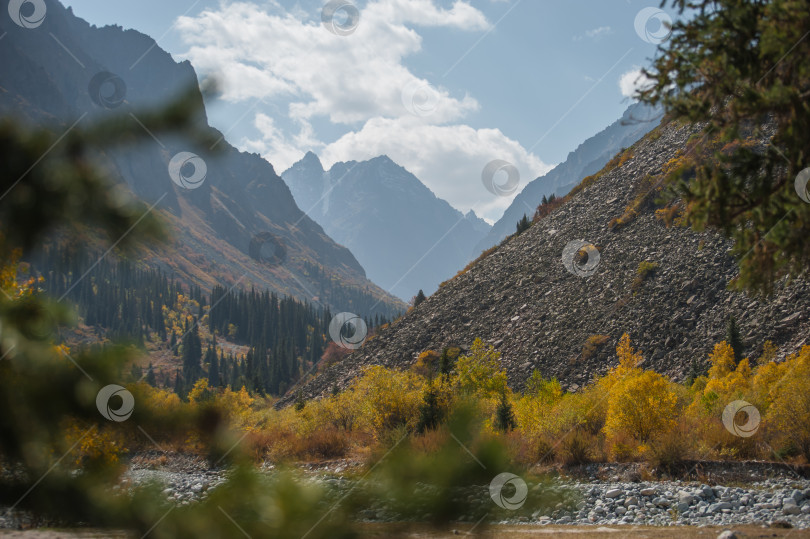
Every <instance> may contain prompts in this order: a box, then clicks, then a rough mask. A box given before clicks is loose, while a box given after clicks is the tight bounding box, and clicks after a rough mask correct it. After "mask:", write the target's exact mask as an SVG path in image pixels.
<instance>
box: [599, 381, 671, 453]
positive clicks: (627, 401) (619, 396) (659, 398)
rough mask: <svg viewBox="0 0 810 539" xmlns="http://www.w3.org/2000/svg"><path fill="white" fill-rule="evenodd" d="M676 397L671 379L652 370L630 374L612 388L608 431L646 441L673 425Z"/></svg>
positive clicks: (606, 423) (609, 401)
mask: <svg viewBox="0 0 810 539" xmlns="http://www.w3.org/2000/svg"><path fill="white" fill-rule="evenodd" d="M676 406H677V397H676V395H675V392H674V391H673V389H672V387H671V382H669V381H668V380H667V379H666V378H664V377H663V376H661V375H660V374H658V373H656V372H653V371H644V372H642V373H641V374H638V375H635V376H629V377H627V378H626V379H624V380H622V381H620V382H619V383H618V384H616V385H615V386H614V387H613V390H612V391H611V392H610V396H609V397H608V411H607V418H606V420H605V430H606V431H607V432H608V433H609V434H619V433H626V434H629V435H631V436H633V437H634V438H636V439H637V440H639V441H641V442H647V441H649V440H650V439H651V437H652V436H654V435H655V434H657V433H660V432H662V431H665V430H667V429H669V428H671V427H672V426H673V424H674V422H675V417H676V411H677V410H676Z"/></svg>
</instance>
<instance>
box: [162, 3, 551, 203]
mask: <svg viewBox="0 0 810 539" xmlns="http://www.w3.org/2000/svg"><path fill="white" fill-rule="evenodd" d="M309 17H310V18H309V19H307V18H306V15H302V14H301V13H295V14H292V13H289V12H285V11H284V10H282V9H281V8H279V7H278V6H277V5H275V6H271V7H269V8H268V7H267V6H261V7H260V6H258V5H255V4H250V3H245V2H235V3H231V4H225V3H223V4H221V5H220V6H219V7H218V8H215V9H207V10H205V11H203V12H202V13H201V14H200V15H198V16H196V17H181V18H180V19H179V20H178V22H177V27H178V28H179V30H180V32H181V36H182V38H183V39H184V41H185V42H186V44H188V45H189V47H190V48H189V50H188V53H187V54H186V57H187V58H188V59H189V60H191V62H192V63H193V64H194V66H195V68H196V69H197V70H198V71H199V72H201V73H202V74H204V75H205V74H215V75H217V74H219V75H220V76H221V81H220V87H221V89H222V92H223V95H222V97H223V99H224V100H226V101H230V102H240V101H252V100H256V99H262V100H271V99H272V100H274V101H275V102H276V103H279V102H280V103H285V104H286V105H287V115H288V117H289V118H288V120H289V121H288V122H284V124H285V125H286V124H288V123H292V125H297V126H298V133H292V132H285V131H284V130H282V129H280V128H279V122H278V121H274V119H273V118H271V117H270V116H269V115H267V113H266V112H263V111H262V110H261V108H259V109H257V112H256V114H255V116H254V118H253V125H254V126H255V127H256V128H257V130H258V131H259V132H260V136H259V137H258V138H256V139H253V140H249V139H243V140H242V141H241V143H240V144H239V145H240V147H241V148H243V149H246V150H249V151H255V152H258V153H260V154H262V155H264V156H265V157H266V158H268V160H270V162H271V163H273V165H274V167H275V168H276V170H277V171H278V172H279V173H280V172H282V171H284V170H286V168H288V167H289V166H290V165H292V164H293V163H294V162H295V161H296V160H298V159H300V158H301V156H303V154H304V152H305V151H307V150H314V151H316V153H318V154H319V155H321V157H322V160H323V161H324V165H325V166H327V167H328V166H329V165H331V164H332V163H333V162H336V161H347V160H362V159H369V158H372V157H376V156H378V155H380V154H386V155H388V156H389V157H391V159H393V160H394V161H396V162H397V163H399V164H400V165H402V166H404V167H405V168H407V169H408V170H409V171H411V172H413V173H414V174H415V175H416V176H417V177H419V178H420V179H421V180H422V181H424V182H425V184H426V185H428V187H430V188H431V189H432V190H433V191H434V192H435V193H436V194H437V195H438V196H440V197H441V198H444V199H446V200H447V201H448V202H450V203H451V204H452V205H454V206H456V207H457V208H459V209H461V210H464V211H466V210H467V209H469V208H471V207H472V208H473V209H475V211H476V213H477V214H478V215H481V216H483V217H485V218H489V219H497V218H499V217H500V215H501V214H502V212H503V210H504V209H505V208H506V207H507V206H508V204H509V202H510V198H511V197H510V198H502V197H496V196H495V195H492V194H491V193H489V192H488V191H486V189H485V188H484V186H483V185H482V183H481V171H482V169H483V168H484V166H485V165H486V164H487V163H488V162H489V161H491V160H493V159H503V160H505V161H509V162H511V163H513V164H514V165H515V166H516V167H517V168H518V170H519V171H520V174H521V186H523V185H525V183H527V182H528V181H531V180H532V179H534V178H536V177H537V176H538V175H540V174H542V173H544V172H545V171H547V170H548V169H549V168H550V167H548V166H547V165H545V164H544V163H542V162H541V161H540V159H539V158H537V157H536V156H534V155H532V154H529V153H528V152H526V150H525V149H524V148H523V147H522V146H521V145H520V144H519V143H518V142H516V141H514V140H512V139H510V138H508V137H507V136H506V135H504V134H503V133H502V132H501V131H500V130H498V129H474V128H472V127H470V126H468V125H464V124H463V121H464V119H465V118H466V117H468V116H469V115H470V114H471V113H473V112H475V111H477V110H478V109H479V104H478V102H477V101H476V100H475V98H474V97H472V96H470V95H468V94H467V93H466V92H464V91H458V90H455V91H454V90H451V89H448V88H445V87H443V86H442V85H441V84H436V83H435V82H433V83H431V81H429V80H426V79H424V78H423V77H419V76H417V75H415V74H414V73H412V72H411V71H410V70H409V69H408V68H407V67H406V66H405V65H404V59H405V58H406V57H407V56H409V55H413V54H415V53H417V52H419V51H420V50H421V47H422V38H421V36H420V35H419V33H418V32H417V31H416V29H415V28H416V27H424V26H432V27H445V28H453V29H458V30H464V31H471V32H481V31H484V30H488V29H490V26H491V25H490V23H489V21H488V20H487V19H486V17H485V16H484V14H483V13H482V12H481V11H479V10H478V9H476V8H474V7H473V6H472V5H471V4H470V3H469V2H468V1H466V0H464V1H462V0H457V1H455V2H454V3H453V4H452V5H451V7H450V8H448V9H443V8H441V7H438V6H437V5H436V2H435V0H370V1H369V2H368V3H367V4H365V6H364V7H363V8H362V10H361V11H360V19H359V23H358V25H357V28H356V29H355V31H354V32H353V33H351V34H350V35H346V36H338V35H335V34H332V33H330V32H329V31H327V30H326V29H325V28H324V27H323V26H322V24H321V20H320V13H318V14H309ZM316 118H318V119H321V118H326V119H328V120H329V122H331V123H332V124H334V125H337V126H340V128H339V130H338V131H339V133H342V136H340V135H339V137H338V139H337V140H336V141H334V142H332V143H331V144H327V143H324V142H321V141H320V140H319V137H318V136H317V134H316V133H314V132H313V130H312V127H311V125H312V122H313V120H315V119H316ZM276 120H280V118H276ZM515 194H516V193H515Z"/></svg>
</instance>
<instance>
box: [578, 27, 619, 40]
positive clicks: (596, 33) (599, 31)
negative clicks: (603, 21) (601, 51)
mask: <svg viewBox="0 0 810 539" xmlns="http://www.w3.org/2000/svg"><path fill="white" fill-rule="evenodd" d="M612 33H613V28H611V27H610V26H599V27H598V28H593V29H592V30H586V31H585V35H584V36H582V35H579V36H574V41H581V40H582V39H583V38H584V37H587V38H588V39H592V40H594V41H599V40H600V39H602V38H603V37H605V36H609V35H610V34H612Z"/></svg>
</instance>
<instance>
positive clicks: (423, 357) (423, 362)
mask: <svg viewBox="0 0 810 539" xmlns="http://www.w3.org/2000/svg"><path fill="white" fill-rule="evenodd" d="M439 359H440V356H439V354H438V352H435V351H434V350H425V351H424V352H422V353H421V354H419V357H418V358H416V362H415V363H414V364H413V367H411V368H412V369H413V372H415V373H416V374H418V375H419V376H421V377H423V378H427V379H428V380H433V378H434V377H435V376H436V375H437V374H438V373H439Z"/></svg>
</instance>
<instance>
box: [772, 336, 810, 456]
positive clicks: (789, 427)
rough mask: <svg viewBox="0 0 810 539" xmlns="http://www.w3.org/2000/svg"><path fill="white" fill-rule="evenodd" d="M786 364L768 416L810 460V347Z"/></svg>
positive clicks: (785, 436)
mask: <svg viewBox="0 0 810 539" xmlns="http://www.w3.org/2000/svg"><path fill="white" fill-rule="evenodd" d="M784 364H785V369H784V371H783V372H784V374H785V375H784V376H782V377H781V378H779V379H778V380H776V381H775V382H774V384H773V388H774V390H773V393H772V394H773V395H774V400H773V403H772V404H771V406H770V408H769V409H768V413H767V415H766V419H767V421H768V422H769V423H770V424H771V425H772V426H774V427H775V428H776V429H777V431H778V432H779V433H780V435H781V437H782V438H784V440H785V441H786V442H789V443H790V444H792V445H793V446H794V447H795V449H797V450H799V451H800V452H801V453H802V455H804V458H805V459H807V460H810V346H803V347H802V349H801V351H800V352H799V353H798V354H793V355H791V356H790V357H788V358H787V360H785V363H784Z"/></svg>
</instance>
